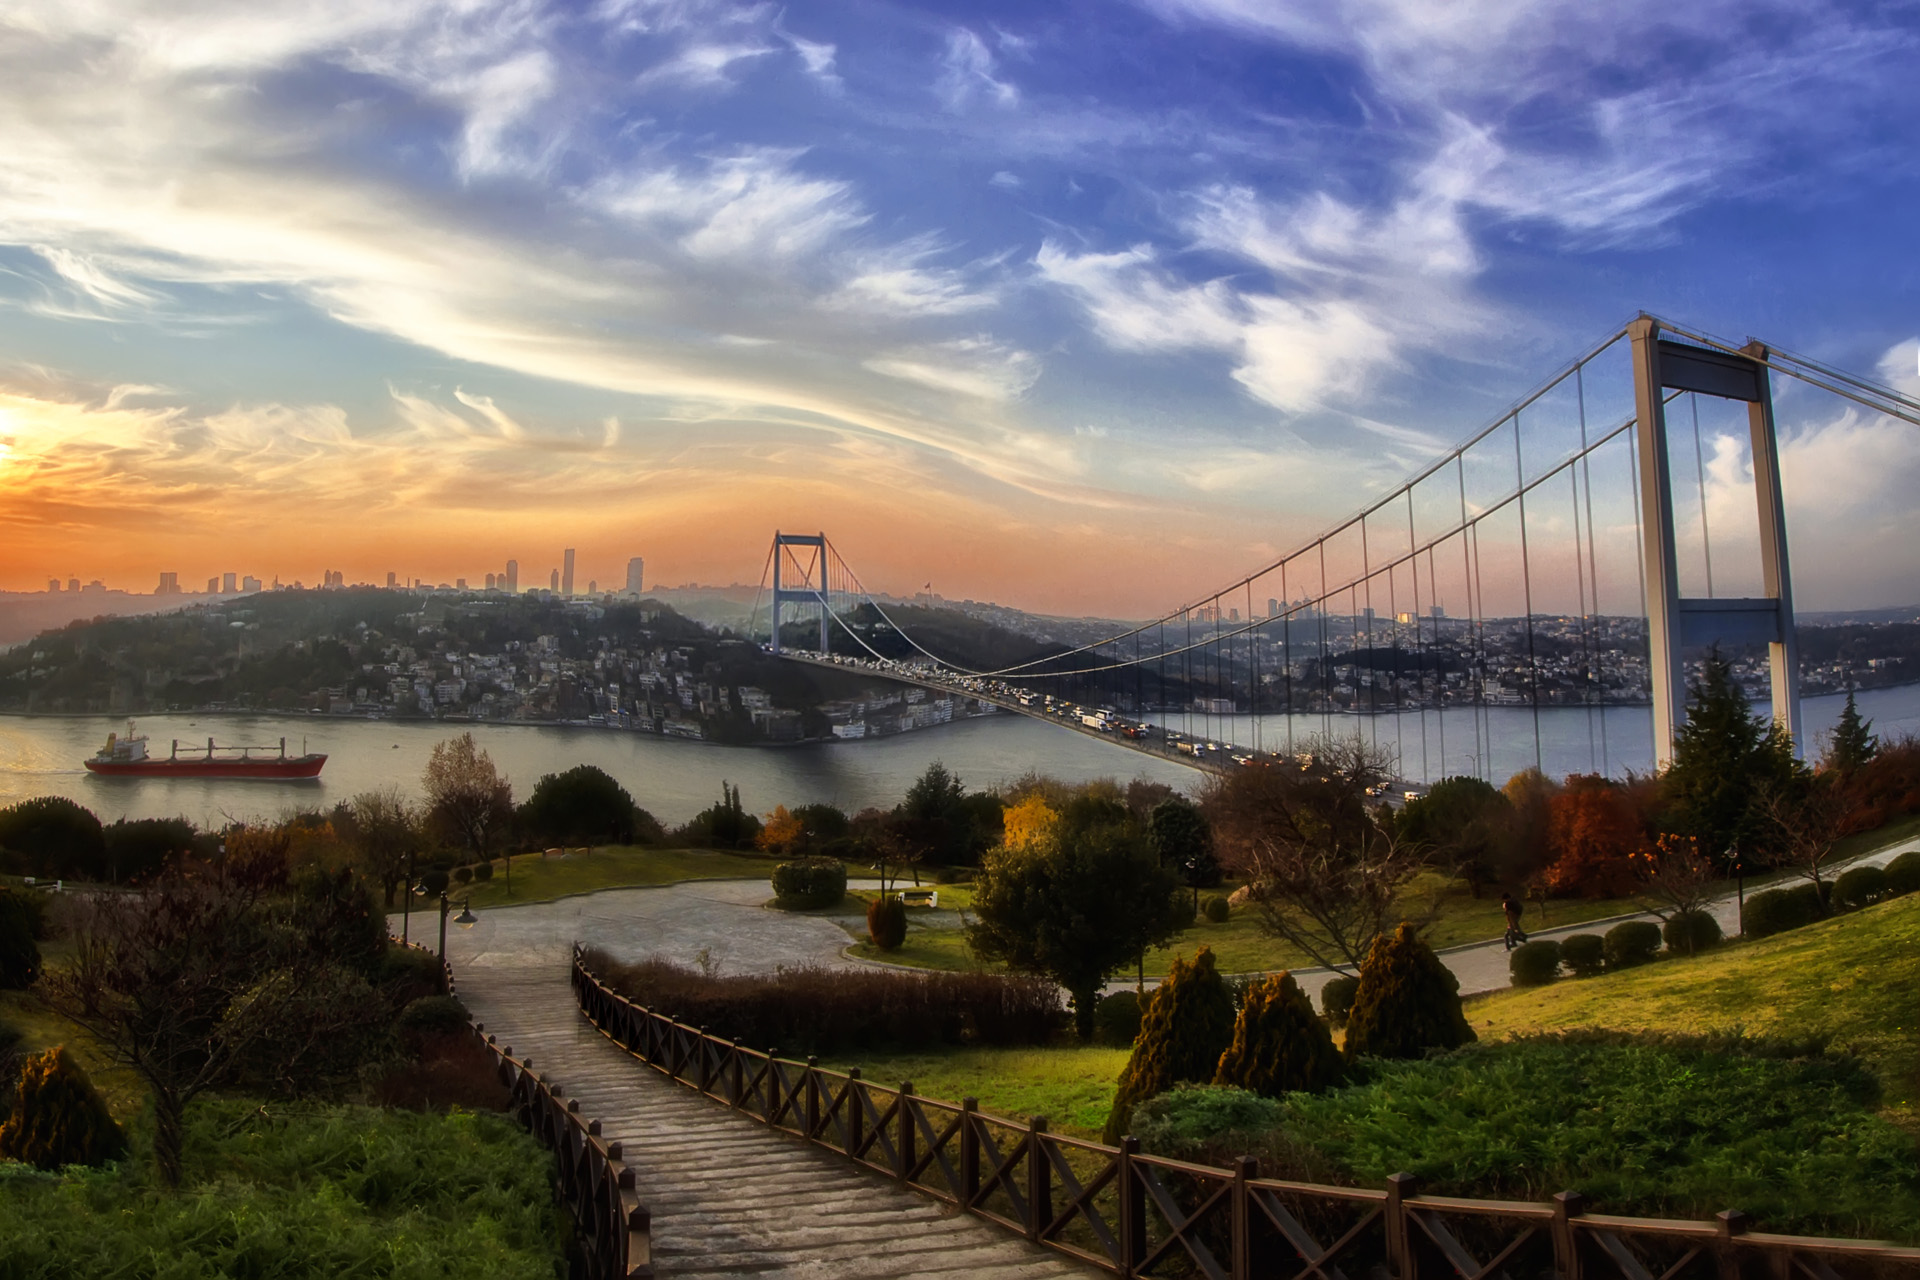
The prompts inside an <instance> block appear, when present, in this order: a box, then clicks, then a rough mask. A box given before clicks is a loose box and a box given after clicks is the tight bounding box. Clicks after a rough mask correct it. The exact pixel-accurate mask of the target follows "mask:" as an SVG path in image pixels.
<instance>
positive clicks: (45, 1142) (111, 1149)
mask: <svg viewBox="0 0 1920 1280" xmlns="http://www.w3.org/2000/svg"><path fill="white" fill-rule="evenodd" d="M126 1150H127V1139H126V1135H125V1134H123V1133H121V1131H120V1126H119V1125H118V1124H116V1123H114V1119H113V1113H112V1112H110V1111H108V1110H107V1104H106V1102H105V1101H104V1100H103V1099H102V1098H101V1097H100V1091H99V1090H97V1089H95V1088H94V1087H93V1081H91V1080H89V1079H87V1073H86V1072H85V1071H83V1070H81V1068H80V1064H79V1063H77V1062H75V1061H74V1060H73V1058H72V1057H71V1056H70V1055H69V1054H68V1053H67V1051H66V1048H65V1047H64V1046H60V1045H56V1046H55V1047H53V1048H51V1049H49V1050H47V1051H46V1052H45V1053H39V1054H35V1055H34V1056H33V1057H31V1058H28V1059H27V1060H26V1063H25V1064H24V1066H23V1068H22V1070H21V1072H20V1084H19V1091H18V1093H17V1094H16V1095H15V1097H14V1102H13V1113H12V1114H11V1115H9V1116H8V1117H7V1121H6V1123H5V1124H0V1158H5V1159H9V1160H18V1161H20V1162H22V1163H23V1164H30V1165H34V1166H35V1167H37V1168H41V1169H58V1168H61V1167H62V1166H64V1165H70V1164H89V1165H92V1164H104V1163H106V1162H107V1161H109V1160H112V1159H115V1158H117V1157H119V1156H122V1155H125V1154H126Z"/></svg>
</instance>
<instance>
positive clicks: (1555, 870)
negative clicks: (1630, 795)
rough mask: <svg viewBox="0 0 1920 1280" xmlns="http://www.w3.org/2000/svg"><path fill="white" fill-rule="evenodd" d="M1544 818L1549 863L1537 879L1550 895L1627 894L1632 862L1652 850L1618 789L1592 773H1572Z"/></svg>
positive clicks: (1632, 880) (1632, 877)
mask: <svg viewBox="0 0 1920 1280" xmlns="http://www.w3.org/2000/svg"><path fill="white" fill-rule="evenodd" d="M1547 813H1548V823H1547V831H1548V839H1549V842H1550V844H1551V847H1552V850H1553V855H1554V858H1553V862H1552V864H1551V865H1550V866H1548V867H1547V869H1546V870H1545V872H1544V873H1542V874H1543V878H1544V880H1545V882H1546V887H1547V888H1548V889H1549V890H1550V891H1551V892H1553V893H1559V894H1580V895H1582V896H1584V897H1589V898H1615V897H1620V896H1622V895H1624V894H1627V893H1630V892H1632V891H1633V888H1634V884H1635V877H1636V875H1637V874H1638V872H1637V870H1636V862H1635V860H1636V859H1638V858H1641V857H1642V856H1643V855H1647V854H1650V853H1651V852H1652V849H1653V846H1652V844H1651V842H1649V841H1648V839H1647V835H1646V832H1645V831H1644V830H1642V828H1641V826H1640V823H1639V819H1638V816H1637V815H1636V814H1635V813H1634V811H1633V809H1632V806H1631V805H1630V803H1629V802H1628V799H1627V796H1626V794H1625V792H1624V790H1623V789H1622V788H1620V787H1619V786H1618V785H1617V784H1615V783H1614V782H1612V781H1611V780H1609V779H1607V778H1603V777H1601V776H1599V775H1598V774H1575V775H1574V776H1573V777H1570V778H1568V779H1567V785H1566V787H1565V788H1564V789H1562V790H1561V791H1560V792H1559V793H1558V794H1557V795H1555V796H1554V797H1553V798H1552V799H1550V800H1549V801H1548V802H1547Z"/></svg>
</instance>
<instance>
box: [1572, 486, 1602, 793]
mask: <svg viewBox="0 0 1920 1280" xmlns="http://www.w3.org/2000/svg"><path fill="white" fill-rule="evenodd" d="M1567 482H1568V484H1569V485H1570V486H1571V487H1572V491H1573V580H1574V586H1575V587H1576V588H1577V589H1578V590H1579V593H1580V661H1581V667H1582V668H1583V670H1582V677H1583V678H1582V680H1581V691H1580V700H1581V701H1582V702H1584V703H1586V704H1587V768H1589V769H1590V770H1593V771H1595V772H1598V771H1599V768H1600V753H1599V751H1598V746H1599V743H1598V741H1597V740H1596V738H1595V736H1594V732H1593V644H1592V636H1591V635H1590V634H1589V631H1590V627H1589V626H1588V622H1589V619H1591V618H1592V616H1593V615H1592V614H1591V613H1589V612H1588V610H1587V566H1586V562H1585V561H1584V560H1583V559H1581V556H1580V470H1579V468H1577V467H1568V468H1567Z"/></svg>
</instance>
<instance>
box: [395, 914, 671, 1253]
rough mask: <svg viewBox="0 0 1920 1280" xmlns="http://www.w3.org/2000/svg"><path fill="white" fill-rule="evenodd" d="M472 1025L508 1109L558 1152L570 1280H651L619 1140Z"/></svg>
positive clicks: (644, 1226) (644, 1232)
mask: <svg viewBox="0 0 1920 1280" xmlns="http://www.w3.org/2000/svg"><path fill="white" fill-rule="evenodd" d="M420 950H422V951H424V950H426V948H425V947H421V948H420ZM441 967H442V970H443V972H444V974H445V977H446V984H447V994H448V995H453V994H454V985H453V969H452V968H451V967H450V966H448V965H447V964H446V963H445V961H444V960H443V961H442V962H441ZM472 1026H473V1034H474V1037H475V1038H476V1039H477V1040H479V1041H480V1043H481V1044H483V1045H484V1046H486V1049H487V1051H488V1052H489V1053H491V1054H492V1055H493V1057H494V1065H495V1070H496V1074H497V1075H498V1077H499V1080H500V1083H501V1084H503V1085H505V1086H506V1088H507V1094H508V1098H509V1101H508V1110H509V1112H510V1113H511V1114H512V1115H513V1116H514V1117H515V1118H516V1119H518V1120H519V1121H520V1123H521V1124H522V1125H524V1126H525V1127H526V1128H527V1129H528V1130H529V1131H530V1132H531V1133H532V1134H533V1136H534V1137H535V1138H536V1139H538V1140H539V1141H540V1143H541V1145H542V1146H544V1147H546V1148H547V1149H548V1150H549V1151H551V1152H553V1156H554V1161H555V1164H556V1166H557V1176H556V1179H555V1189H556V1191H557V1193H558V1195H559V1197H560V1199H561V1201H562V1203H564V1204H565V1205H566V1206H567V1210H568V1212H569V1213H570V1214H571V1215H572V1217H573V1224H574V1239H573V1248H572V1251H571V1256H570V1257H569V1259H568V1273H569V1276H570V1280H651V1277H652V1276H653V1265H652V1257H651V1251H652V1237H651V1221H650V1218H649V1215H648V1213H647V1209H646V1206H645V1205H643V1204H641V1202H640V1196H639V1193H638V1190H637V1189H636V1186H635V1181H634V1171H633V1169H632V1167H631V1166H629V1165H627V1164H625V1163H623V1162H622V1160H621V1158H620V1156H621V1151H620V1144H619V1143H617V1142H606V1141H603V1140H602V1139H601V1136H600V1122H599V1121H598V1120H589V1119H587V1118H585V1117H584V1116H582V1115H581V1114H580V1103H579V1102H578V1101H577V1100H575V1099H571V1098H567V1097H566V1096H565V1090H564V1088H563V1087H562V1086H561V1085H558V1084H553V1083H550V1082H549V1081H547V1080H544V1079H542V1078H541V1077H540V1076H538V1075H536V1074H535V1073H534V1070H533V1061H532V1059H530V1058H516V1057H514V1056H513V1048H512V1046H511V1045H501V1044H499V1043H497V1042H496V1040H495V1038H494V1037H493V1036H490V1035H487V1034H486V1028H485V1027H484V1026H482V1025H481V1024H479V1023H477V1022H476V1023H473V1024H472Z"/></svg>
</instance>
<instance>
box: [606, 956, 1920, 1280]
mask: <svg viewBox="0 0 1920 1280" xmlns="http://www.w3.org/2000/svg"><path fill="white" fill-rule="evenodd" d="M573 985H574V990H575V994H576V995H577V997H578V999H579V1001H580V1007H581V1010H582V1011H583V1012H584V1013H585V1014H586V1016H587V1018H588V1019H589V1020H591V1021H592V1022H593V1024H594V1025H595V1026H596V1027H598V1028H599V1029H600V1031H601V1032H602V1033H603V1034H605V1035H606V1036H607V1037H608V1038H609V1039H611V1040H613V1041H614V1042H615V1043H616V1044H619V1045H621V1046H623V1047H624V1048H626V1049H627V1051H628V1052H630V1053H632V1054H633V1055H634V1056H635V1057H637V1058H639V1059H640V1060H641V1061H643V1062H645V1063H647V1064H649V1065H651V1066H653V1067H655V1068H656V1069H658V1070H659V1071H661V1072H663V1073H664V1074H666V1075H667V1076H669V1077H671V1078H672V1079H674V1080H677V1081H679V1082H680V1083H682V1084H685V1085H687V1086H689V1087H691V1088H693V1089H697V1090H699V1091H700V1092H701V1093H704V1094H706V1095H707V1096H708V1097H710V1098H712V1099H714V1100H715V1101H717V1102H720V1103H723V1104H725V1105H726V1106H728V1107H731V1108H733V1109H734V1110H735V1111H739V1112H741V1113H743V1114H745V1115H748V1116H751V1117H753V1118H754V1119H756V1120H759V1121H761V1122H762V1123H764V1124H767V1125H769V1126H771V1127H774V1128H777V1129H783V1130H785V1131H787V1132H789V1133H792V1134H795V1135H798V1136H799V1137H802V1138H804V1139H806V1140H807V1141H809V1142H812V1143H814V1144H816V1145H818V1146H822V1147H826V1148H828V1149H829V1150H833V1151H837V1152H839V1153H841V1154H843V1155H845V1156H846V1157H847V1158H848V1159H850V1160H852V1161H853V1162H854V1163H856V1164H859V1165H862V1166H864V1167H866V1168H868V1169H871V1170H874V1171H875V1172H877V1173H881V1174H885V1175H887V1176H889V1177H891V1178H894V1179H895V1180H897V1181H898V1182H900V1183H901V1184H903V1185H905V1186H909V1187H912V1188H913V1189H915V1190H917V1191H920V1192H923V1193H925V1194H927V1195H929V1196H931V1197H933V1198H934V1199H936V1200H939V1201H942V1202H945V1203H947V1204H951V1205H953V1206H955V1207H956V1208H958V1209H960V1210H962V1211H963V1212H966V1213H971V1214H974V1215H975V1216H977V1217H981V1218H985V1219H987V1220H989V1221H991V1222H996V1223H999V1224H1000V1225H1001V1226H1003V1227H1005V1228H1007V1229H1008V1230H1010V1231H1013V1232H1015V1233H1017V1234H1019V1235H1022V1236H1025V1237H1026V1238H1027V1239H1028V1240H1031V1241H1033V1242H1034V1243H1036V1244H1040V1245H1045V1246H1046V1247H1048V1248H1051V1249H1055V1250H1058V1251H1059V1252H1061V1253H1064V1254H1067V1255H1068V1256H1070V1257H1073V1258H1076V1259H1078V1260H1080V1261H1082V1262H1085V1263H1088V1264H1091V1265H1092V1266H1095V1267H1098V1268H1101V1269H1103V1270H1106V1271H1109V1272H1112V1273H1114V1274H1116V1275H1122V1276H1144V1275H1149V1274H1154V1273H1156V1269H1157V1270H1158V1273H1159V1274H1183V1275H1184V1274H1198V1275H1202V1276H1205V1277H1208V1280H1252V1278H1253V1277H1269V1276H1273V1277H1291V1278H1294V1280H1373V1278H1385V1280H1417V1278H1418V1277H1420V1276H1423V1275H1424V1276H1426V1277H1429V1278H1430V1280H1441V1278H1444V1277H1455V1278H1457V1280H1534V1278H1535V1277H1554V1278H1556V1280H1762V1278H1765V1280H1879V1278H1880V1277H1896V1276H1897V1277H1916V1276H1920V1249H1904V1248H1899V1247H1896V1246H1893V1245H1889V1244H1882V1243H1878V1242H1874V1241H1862V1240H1827V1239H1817V1238H1813V1237H1807V1236H1788V1235H1773V1234H1767V1233H1762V1232H1758V1231H1750V1230H1748V1223H1747V1219H1746V1215H1744V1214H1742V1213H1739V1212H1738V1211H1728V1212H1726V1213H1722V1214H1720V1215H1719V1216H1718V1217H1717V1218H1716V1219H1715V1220H1712V1221H1708V1222H1698V1221H1675V1220H1669V1219H1662V1218H1630V1217H1619V1216H1615V1215H1610V1214H1598V1213H1589V1212H1587V1208H1586V1204H1585V1202H1584V1200H1583V1198H1582V1197H1581V1196H1580V1195H1579V1194H1578V1193H1575V1192H1563V1193H1562V1194H1560V1195H1557V1196H1555V1197H1554V1198H1553V1200H1552V1201H1550V1202H1547V1203H1539V1202H1533V1201H1511V1200H1474V1199H1464V1198H1458V1197H1452V1196H1430V1195H1423V1194H1421V1193H1420V1189H1419V1181H1418V1179H1416V1178H1414V1177H1412V1176H1410V1175H1407V1174H1396V1175H1394V1176H1393V1177H1391V1178H1389V1179H1388V1180H1387V1185H1386V1186H1385V1187H1383V1188H1377V1189H1376V1188H1367V1187H1333V1186H1320V1185H1317V1184H1312V1183H1302V1182H1288V1181H1281V1180H1277V1179H1270V1178H1262V1177H1261V1176H1260V1170H1259V1166H1258V1164H1257V1162H1256V1161H1254V1160H1253V1159H1251V1158H1242V1159H1241V1160H1240V1161H1238V1162H1237V1164H1236V1165H1235V1166H1234V1167H1233V1168H1231V1169H1220V1168H1214V1167H1210V1166H1206V1165H1197V1164H1189V1163H1186V1162H1184V1161H1179V1160H1168V1159H1164V1158H1162V1157H1159V1156H1151V1155H1147V1154H1145V1153H1143V1152H1142V1151H1141V1150H1140V1145H1139V1143H1138V1141H1137V1140H1135V1139H1133V1138H1127V1139H1125V1140H1123V1142H1122V1143H1121V1145H1120V1146H1118V1147H1110V1146H1107V1145H1105V1144H1103V1143H1098V1142H1089V1141H1086V1140H1084V1139H1080V1138H1072V1137H1067V1136H1065V1135H1062V1134H1056V1133H1053V1132H1051V1131H1049V1130H1048V1128H1047V1122H1046V1120H1045V1118H1044V1117H1041V1116H1035V1117H1033V1118H1031V1119H1030V1120H1028V1121H1026V1122H1024V1123H1022V1122H1019V1121H1015V1120H1009V1119H1005V1118H1003V1117H1000V1116H995V1115H990V1114H988V1113H986V1112H984V1111H981V1110H980V1108H979V1104H978V1103H977V1102H976V1101H975V1100H973V1099H971V1098H968V1099H965V1100H963V1101H961V1102H958V1103H953V1102H942V1101H938V1100H935V1099H932V1098H924V1097H921V1096H920V1095H919V1094H917V1093H915V1092H914V1090H913V1086H912V1084H910V1083H908V1084H902V1085H900V1086H899V1087H898V1088H887V1087H884V1086H881V1085H876V1084H871V1083H869V1082H867V1081H866V1080H864V1079H862V1078H861V1076H860V1072H859V1071H858V1070H857V1069H856V1070H851V1071H847V1072H844V1073H842V1072H837V1071H823V1070H821V1069H820V1068H819V1067H817V1066H816V1065H815V1064H814V1061H813V1060H812V1059H808V1060H807V1061H805V1062H797V1061H793V1060H791V1059H786V1058H781V1057H780V1056H778V1050H768V1051H766V1052H761V1051H759V1050H755V1049H749V1048H746V1047H744V1046H742V1045H739V1044H737V1043H734V1042H732V1041H729V1040H725V1039H722V1038H721V1037H718V1036H714V1035H709V1034H707V1033H706V1032H705V1031H703V1030H701V1029H699V1028H696V1027H690V1026H686V1025H685V1024H682V1023H678V1022H675V1021H674V1020H673V1019H672V1018H670V1017H667V1016H665V1015H663V1014H659V1013H655V1012H653V1011H651V1010H649V1009H647V1008H645V1007H643V1006H641V1005H638V1004H635V1003H633V1002H632V1001H630V1000H628V999H626V998H625V997H623V996H620V995H618V994H616V993H614V992H613V991H611V990H609V989H608V988H607V987H606V985H605V984H603V983H602V982H601V981H600V980H599V979H598V978H596V977H595V976H594V975H593V974H592V973H590V972H589V971H588V970H587V968H586V966H585V964H584V962H583V961H582V958H581V955H580V952H579V949H578V948H576V949H575V953H574V959H573Z"/></svg>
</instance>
